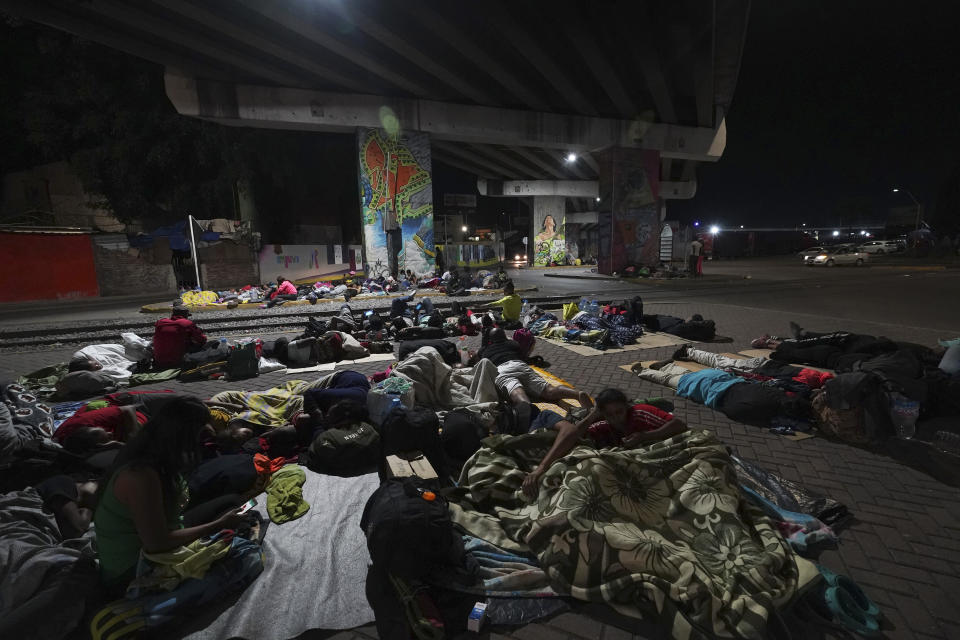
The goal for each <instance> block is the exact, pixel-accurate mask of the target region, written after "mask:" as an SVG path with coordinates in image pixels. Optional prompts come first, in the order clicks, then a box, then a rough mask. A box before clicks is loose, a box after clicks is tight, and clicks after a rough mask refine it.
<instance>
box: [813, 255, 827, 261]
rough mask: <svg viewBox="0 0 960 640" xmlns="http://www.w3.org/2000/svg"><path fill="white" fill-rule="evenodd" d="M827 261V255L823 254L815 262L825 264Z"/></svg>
mask: <svg viewBox="0 0 960 640" xmlns="http://www.w3.org/2000/svg"><path fill="white" fill-rule="evenodd" d="M826 259H827V255H826V254H824V253H821V254H820V255H819V256H817V257H816V258H814V260H816V261H817V262H823V261H824V260H826Z"/></svg>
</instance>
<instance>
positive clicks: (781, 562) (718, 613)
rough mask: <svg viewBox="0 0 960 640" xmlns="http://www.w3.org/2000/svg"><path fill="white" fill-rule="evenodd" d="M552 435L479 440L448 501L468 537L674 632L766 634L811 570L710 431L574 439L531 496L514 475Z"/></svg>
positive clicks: (584, 595)
mask: <svg viewBox="0 0 960 640" xmlns="http://www.w3.org/2000/svg"><path fill="white" fill-rule="evenodd" d="M553 438H554V433H552V432H535V433H531V434H527V435H523V436H517V437H506V436H495V437H493V438H491V439H489V440H487V441H485V444H486V445H487V446H485V447H484V448H482V449H481V450H480V451H478V452H477V453H476V454H475V455H474V456H473V458H471V459H470V461H468V462H467V464H466V466H465V467H464V469H463V472H462V474H461V477H460V487H459V488H458V489H457V490H456V493H454V495H452V496H451V498H450V503H451V512H452V516H453V518H454V520H455V522H457V524H459V525H460V526H461V527H463V528H464V529H466V530H467V532H468V533H470V534H471V535H474V536H477V537H479V538H483V539H486V540H489V541H490V542H492V543H494V544H496V545H498V546H500V547H502V548H507V549H514V550H518V551H529V552H532V553H533V554H534V555H535V556H536V557H537V558H538V560H539V562H540V565H541V566H542V567H543V569H544V570H545V571H546V572H547V575H548V577H549V580H550V583H551V586H552V587H553V588H554V589H555V590H556V591H557V592H558V593H563V594H569V595H571V596H573V597H575V598H578V599H580V600H587V601H594V602H606V603H607V604H609V605H610V606H612V607H613V608H614V609H616V610H617V611H619V612H620V613H622V614H624V615H628V616H633V617H643V616H648V615H653V616H656V617H657V619H659V620H660V621H662V622H663V623H664V625H665V626H666V625H669V626H670V628H671V629H672V634H673V637H675V638H698V637H720V638H762V637H765V636H766V634H765V629H766V625H767V620H768V617H769V616H770V614H771V612H772V611H774V610H776V609H779V608H780V607H782V606H784V605H785V604H787V603H788V602H789V601H790V600H791V599H792V598H793V597H794V596H795V595H796V594H797V592H798V590H799V589H800V588H801V586H802V585H803V584H805V583H808V582H809V580H811V579H812V578H809V577H807V576H812V575H814V574H815V571H811V570H810V566H811V565H809V563H807V561H805V560H803V559H801V558H798V557H797V556H795V555H794V553H793V551H792V550H791V548H790V546H789V545H788V544H787V543H786V542H785V541H784V539H783V538H782V537H781V536H780V535H779V534H778V533H777V530H776V528H775V526H774V524H773V523H772V521H771V520H770V519H769V518H768V517H767V516H765V515H764V514H763V513H762V512H761V511H760V510H759V509H758V508H756V507H755V506H753V505H752V504H751V503H750V502H748V501H747V500H745V499H744V498H742V497H741V494H740V489H739V485H738V483H737V479H736V473H735V471H734V467H733V463H732V461H731V460H730V457H729V455H728V454H727V451H726V448H725V447H724V446H723V444H722V443H721V442H720V441H718V440H717V439H716V438H715V437H713V436H712V435H711V434H710V433H709V432H706V431H693V430H692V431H688V432H686V433H684V434H682V435H679V436H676V437H674V438H671V439H669V440H665V441H663V442H659V443H656V444H653V445H651V446H649V447H645V448H638V449H621V448H613V449H601V450H597V449H594V448H592V447H590V446H588V445H580V446H577V447H576V448H575V449H574V450H573V451H572V452H571V453H570V455H568V456H567V457H565V458H563V459H561V460H559V461H557V462H556V463H555V464H554V465H553V466H552V467H551V468H550V469H549V471H548V472H547V473H546V474H544V476H543V479H542V484H541V489H540V493H539V496H538V498H537V499H536V500H535V501H532V502H531V501H529V500H527V499H525V498H524V497H523V494H522V492H521V491H520V487H521V483H522V482H523V478H524V476H525V475H526V473H527V471H529V470H531V469H532V468H533V467H534V466H536V464H537V463H538V462H539V460H540V459H541V458H542V457H543V455H544V454H545V453H546V452H547V449H548V448H549V446H550V445H551V444H552V442H553ZM804 565H806V566H804Z"/></svg>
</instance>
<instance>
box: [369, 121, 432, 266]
mask: <svg viewBox="0 0 960 640" xmlns="http://www.w3.org/2000/svg"><path fill="white" fill-rule="evenodd" d="M357 152H358V155H357V159H358V163H359V171H358V176H359V181H360V208H361V215H362V216H363V225H362V229H363V254H364V255H363V262H364V270H365V271H366V273H367V274H369V275H372V276H374V277H377V276H381V275H389V274H393V275H396V274H397V273H398V272H402V271H406V270H407V269H409V270H411V271H413V272H414V273H415V274H417V275H424V274H428V273H432V272H433V271H434V269H435V268H436V251H435V249H436V247H435V245H434V242H433V188H432V180H431V158H430V138H429V136H427V134H424V133H417V132H408V133H403V134H396V133H389V132H387V131H385V130H383V129H363V128H360V129H357Z"/></svg>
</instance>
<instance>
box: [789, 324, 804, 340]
mask: <svg viewBox="0 0 960 640" xmlns="http://www.w3.org/2000/svg"><path fill="white" fill-rule="evenodd" d="M802 334H803V328H802V327H801V326H800V325H798V324H797V323H796V322H791V323H790V335H792V336H793V337H794V338H795V339H797V340H799V339H800V336H801V335H802Z"/></svg>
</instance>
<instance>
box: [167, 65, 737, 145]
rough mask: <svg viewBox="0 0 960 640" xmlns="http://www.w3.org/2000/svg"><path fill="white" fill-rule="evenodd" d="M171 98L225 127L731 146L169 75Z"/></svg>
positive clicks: (616, 127) (515, 114) (678, 131)
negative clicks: (390, 126) (390, 128)
mask: <svg viewBox="0 0 960 640" xmlns="http://www.w3.org/2000/svg"><path fill="white" fill-rule="evenodd" d="M165 84H166V91H167V97H168V98H169V99H170V101H171V102H172V103H173V105H174V107H176V109H177V111H178V112H179V113H181V114H183V115H187V116H194V117H197V118H203V119H207V120H211V121H214V122H221V123H223V124H230V125H235V126H248V127H263V128H277V129H299V130H308V131H333V132H350V131H354V130H355V129H356V128H357V127H373V128H384V127H385V126H387V125H388V124H389V122H388V121H391V122H394V123H395V124H396V125H397V126H399V128H400V129H401V130H405V131H421V132H424V133H429V134H430V136H431V137H432V138H433V139H435V140H449V141H455V142H469V143H479V144H501V145H509V146H527V147H539V148H542V149H558V150H563V151H574V152H578V153H584V152H589V151H596V150H601V149H605V148H607V147H611V146H620V147H626V148H638V149H655V150H657V151H659V152H660V156H661V157H666V158H675V159H681V160H698V161H707V162H715V161H717V160H719V159H720V156H721V155H722V154H723V150H724V148H725V147H726V139H727V134H726V124H725V123H724V122H722V121H721V122H720V124H719V126H718V127H717V128H716V129H711V128H708V127H682V126H677V125H669V124H660V123H649V122H641V121H637V120H633V121H631V120H615V119H611V118H595V117H585V116H570V115H561V114H555V113H537V112H531V111H523V110H518V109H500V108H495V107H479V106H467V105H461V104H452V103H446V102H435V101H431V100H416V99H406V98H387V97H383V96H372V95H359V94H344V93H330V92H324V91H312V90H306V89H291V88H276V87H264V86H254V85H232V84H226V83H219V82H213V81H209V80H203V79H198V78H192V77H187V76H184V75H181V74H179V73H177V72H174V71H172V70H170V69H168V70H167V73H166V74H165Z"/></svg>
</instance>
